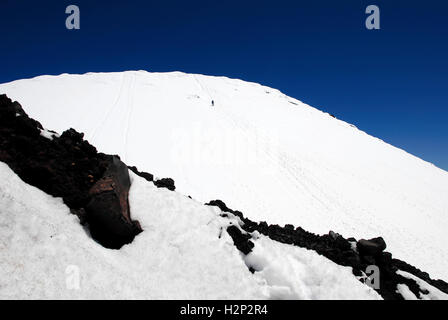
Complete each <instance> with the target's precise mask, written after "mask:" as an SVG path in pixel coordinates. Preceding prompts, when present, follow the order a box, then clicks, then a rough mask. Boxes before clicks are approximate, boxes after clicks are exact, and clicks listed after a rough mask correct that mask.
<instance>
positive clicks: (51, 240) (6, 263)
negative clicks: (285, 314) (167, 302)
mask: <svg viewBox="0 0 448 320" xmlns="http://www.w3.org/2000/svg"><path fill="white" fill-rule="evenodd" d="M132 180H133V181H132V188H131V192H130V198H129V200H130V205H131V210H132V214H133V217H135V218H138V219H139V221H140V223H141V224H142V227H143V229H144V232H142V233H141V234H139V235H138V236H137V237H136V238H135V240H134V242H133V243H131V244H129V245H126V246H125V247H123V248H121V249H120V250H110V249H106V248H104V247H102V246H101V245H99V244H97V243H96V242H94V241H93V240H92V239H91V238H90V236H89V235H88V234H87V233H86V232H84V230H83V227H82V226H81V225H80V224H79V221H78V218H77V217H76V216H75V215H73V214H70V212H69V209H68V208H67V207H66V206H65V205H64V204H63V203H62V200H61V199H56V198H53V197H51V196H49V195H47V194H45V193H44V192H42V191H40V190H39V189H36V188H34V187H32V186H30V185H27V184H25V183H24V182H23V181H22V180H20V178H19V177H18V176H17V175H15V173H14V172H13V171H12V170H11V169H10V168H9V167H8V166H7V165H6V164H4V163H2V162H0V181H1V183H0V213H1V214H0V299H266V298H271V299H282V298H288V299H380V297H379V295H378V294H377V293H376V292H375V291H373V289H370V288H369V287H367V286H366V285H364V284H362V283H361V282H359V281H358V280H357V279H356V278H355V277H354V276H353V275H352V273H351V268H347V267H341V266H339V265H337V264H334V263H333V262H331V261H330V260H328V259H326V258H324V257H322V256H320V255H318V254H317V253H316V252H314V251H309V250H306V249H302V248H298V247H293V246H290V245H284V244H279V243H275V242H273V241H271V240H269V239H267V238H262V239H259V240H257V241H255V251H254V252H253V253H250V254H249V255H248V256H246V259H251V260H252V263H257V265H258V267H259V269H260V272H257V273H255V274H252V273H250V272H249V270H248V268H247V266H246V264H245V262H244V259H243V256H242V255H241V253H240V252H239V251H238V250H237V249H236V247H235V246H234V244H233V241H232V239H231V238H230V236H229V235H228V234H227V232H223V231H222V230H221V228H222V227H226V226H227V225H228V224H229V221H228V219H224V218H221V217H220V216H219V213H220V212H218V211H219V209H217V208H215V207H209V206H204V205H201V204H200V203H198V202H196V201H194V200H191V199H189V198H187V197H185V196H183V195H180V194H178V193H175V192H171V191H168V190H166V189H157V188H156V187H155V186H154V185H153V184H152V183H149V182H147V181H146V180H143V179H142V178H140V177H138V176H135V175H132ZM220 234H221V237H219V235H220ZM272 256H274V257H275V259H270V257H272Z"/></svg>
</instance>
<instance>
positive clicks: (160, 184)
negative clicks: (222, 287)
mask: <svg viewBox="0 0 448 320" xmlns="http://www.w3.org/2000/svg"><path fill="white" fill-rule="evenodd" d="M154 184H155V185H156V186H157V188H167V189H168V190H171V191H174V190H176V187H175V186H174V180H173V179H171V178H163V179H160V180H157V181H154Z"/></svg>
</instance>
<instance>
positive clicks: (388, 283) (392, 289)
mask: <svg viewBox="0 0 448 320" xmlns="http://www.w3.org/2000/svg"><path fill="white" fill-rule="evenodd" d="M206 205H210V206H216V207H219V208H220V209H221V211H223V212H226V214H222V215H221V216H228V217H229V218H232V217H231V216H230V214H233V215H234V216H236V217H239V218H240V220H241V224H240V227H241V228H242V229H243V230H244V231H246V232H247V233H246V234H244V233H243V232H241V231H240V229H239V228H238V227H236V226H230V227H228V229H227V232H229V234H230V235H231V237H232V239H233V241H234V243H235V246H236V247H237V248H238V249H239V250H240V251H241V252H243V253H244V254H247V253H248V252H250V251H251V250H252V247H253V246H254V244H253V243H252V242H251V241H249V239H250V238H251V233H252V232H254V231H258V232H259V233H261V234H263V235H265V236H268V237H269V238H271V239H272V240H274V241H278V242H281V243H285V244H292V245H295V246H298V247H303V248H307V249H310V250H314V251H316V252H317V253H319V254H321V255H323V256H325V257H326V258H328V259H330V260H331V261H333V262H335V263H337V264H339V265H342V266H348V267H352V270H353V274H354V275H355V276H358V277H361V278H360V280H361V281H362V282H365V277H366V276H369V275H370V274H366V270H367V267H368V266H372V265H373V266H377V267H378V269H379V272H380V278H379V279H380V287H379V289H377V292H378V293H379V294H380V295H381V296H382V297H383V298H384V299H387V300H402V299H403V297H402V296H401V295H400V294H399V293H397V285H398V284H405V285H407V286H408V288H409V290H411V292H413V293H414V294H415V295H416V296H417V297H419V296H420V294H421V293H423V294H425V290H423V289H422V288H420V287H419V285H418V284H417V282H416V281H414V280H412V279H408V278H405V277H403V276H401V275H399V274H397V271H398V270H403V271H406V272H409V273H411V274H413V275H415V276H417V277H419V278H420V279H423V280H425V281H426V282H428V283H429V284H431V285H433V286H434V287H436V288H438V289H439V290H441V291H443V292H445V293H448V284H447V283H446V282H444V281H442V280H432V279H431V278H430V277H429V275H428V274H427V273H425V272H422V271H420V270H418V269H417V268H415V267H413V266H411V265H409V264H407V263H405V262H403V261H400V260H397V259H393V258H392V254H391V253H389V252H383V251H384V249H386V243H385V241H384V239H383V238H381V237H379V238H374V239H370V240H360V241H359V242H358V243H357V250H358V252H357V251H355V250H353V249H352V245H351V242H352V243H353V242H356V239H355V238H349V240H350V241H349V240H348V239H345V238H344V237H342V236H341V235H340V234H337V233H336V232H333V231H330V232H329V234H326V235H322V236H320V235H316V234H313V233H310V232H308V231H305V230H304V229H302V228H301V227H297V228H296V229H294V227H293V226H292V225H285V227H280V226H278V225H268V224H267V223H266V222H264V221H263V222H259V223H256V222H253V221H251V220H249V219H247V218H245V217H244V216H243V214H242V213H241V212H240V211H235V210H232V209H229V208H228V207H227V205H226V204H225V203H224V202H223V201H221V200H213V201H210V202H209V203H207V204H206ZM248 241H249V242H250V244H249V246H247V242H248Z"/></svg>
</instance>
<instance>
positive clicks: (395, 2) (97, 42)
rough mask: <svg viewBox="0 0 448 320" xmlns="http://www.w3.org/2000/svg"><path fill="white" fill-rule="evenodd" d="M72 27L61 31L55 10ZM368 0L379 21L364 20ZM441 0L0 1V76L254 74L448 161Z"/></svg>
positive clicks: (447, 59) (446, 9)
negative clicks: (75, 26)
mask: <svg viewBox="0 0 448 320" xmlns="http://www.w3.org/2000/svg"><path fill="white" fill-rule="evenodd" d="M70 4H76V5H78V6H79V7H80V10H81V30H79V31H73V30H67V29H65V19H66V16H67V15H66V14H65V8H66V6H67V5H70ZM369 4H376V5H378V6H379V7H380V9H381V30H374V31H369V30H367V29H366V28H365V26H364V21H365V18H366V17H367V15H366V14H365V13H364V11H365V8H366V7H367V5H369ZM447 21H448V3H447V1H444V0H438V1H435V0H425V1H409V0H406V1H405V0H388V1H377V0H370V1H362V0H344V1H333V0H326V1H322V0H308V1H300V0H296V1H280V0H276V1H262V0H257V1H244V0H240V1H233V0H226V1H216V0H208V1H168V0H163V1H161V0H158V1H151V0H146V1H135V0H127V1H120V2H119V1H104V0H95V1H92V0H88V1H86V0H71V1H62V0H58V1H49V0H40V1H24V0H0V32H1V39H0V82H1V83H3V82H7V81H11V80H16V79H20V78H29V77H33V76H37V75H42V74H60V73H64V72H67V73H85V72H94V71H122V70H140V69H144V70H148V71H174V70H179V71H184V72H191V73H202V74H210V75H225V76H228V77H233V78H240V79H243V80H248V81H254V82H259V83H262V84H264V85H268V86H271V87H274V88H277V89H280V90H281V91H282V92H284V93H285V94H288V95H290V96H292V97H295V98H297V99H299V100H302V101H304V102H306V103H308V104H310V105H312V106H314V107H317V108H319V109H321V110H323V111H327V112H329V113H332V114H334V115H336V116H337V117H338V118H340V119H343V120H345V121H347V122H350V123H353V124H355V125H356V126H357V127H358V128H360V129H362V130H364V131H366V132H367V133H369V134H372V135H374V136H377V137H379V138H381V139H383V140H385V141H386V142H389V143H391V144H393V145H395V146H397V147H400V148H403V149H405V150H406V151H408V152H410V153H412V154H414V155H417V156H419V157H421V158H423V159H425V160H427V161H430V162H432V163H434V164H436V165H437V166H439V167H441V168H443V169H445V170H448V125H447V123H448V108H447V107H448V105H447V101H448V80H447V78H446V76H447V75H448V22H447Z"/></svg>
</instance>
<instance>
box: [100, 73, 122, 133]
mask: <svg viewBox="0 0 448 320" xmlns="http://www.w3.org/2000/svg"><path fill="white" fill-rule="evenodd" d="M125 83H126V74H125V73H124V74H123V75H122V76H121V84H120V90H119V91H118V94H117V98H116V99H115V101H114V104H113V105H112V107H111V108H108V110H107V112H106V115H105V116H104V117H103V119H102V120H101V121H100V122H99V123H98V125H97V126H96V128H95V129H94V130H93V134H92V141H94V140H95V137H96V135H97V134H98V130H99V129H100V128H101V127H103V126H104V125H105V124H106V122H107V120H108V119H109V118H110V116H111V114H112V113H113V111H114V110H115V109H116V108H117V105H118V103H119V102H120V99H121V96H122V94H123V89H124V87H125Z"/></svg>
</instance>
